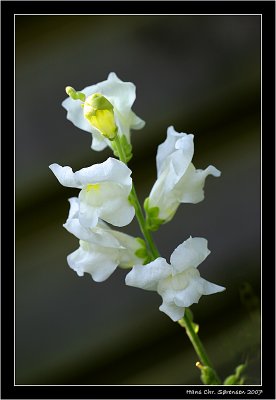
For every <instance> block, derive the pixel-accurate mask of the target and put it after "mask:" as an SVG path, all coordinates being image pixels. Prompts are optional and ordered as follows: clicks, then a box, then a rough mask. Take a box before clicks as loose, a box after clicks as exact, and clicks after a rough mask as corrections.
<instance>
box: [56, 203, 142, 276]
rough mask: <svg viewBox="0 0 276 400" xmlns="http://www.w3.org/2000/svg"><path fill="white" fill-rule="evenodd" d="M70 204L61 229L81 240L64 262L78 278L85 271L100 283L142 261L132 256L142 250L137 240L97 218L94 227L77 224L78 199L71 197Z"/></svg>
mask: <svg viewBox="0 0 276 400" xmlns="http://www.w3.org/2000/svg"><path fill="white" fill-rule="evenodd" d="M69 202H70V210H69V216H68V219H67V221H66V223H65V224H64V225H63V226H64V227H65V228H66V229H67V230H68V232H70V233H72V234H73V235H75V236H76V237H77V238H78V239H80V242H79V243H80V247H79V248H78V249H77V250H76V251H74V252H73V253H71V254H69V256H68V257H67V261H68V264H69V266H70V268H72V269H73V270H74V271H76V272H77V274H78V275H79V276H83V275H84V273H85V272H87V273H89V274H91V276H92V278H93V279H94V281H96V282H102V281H104V280H106V279H107V278H108V277H109V276H110V275H111V274H112V273H113V272H114V271H115V269H116V268H117V267H118V266H120V267H122V268H130V267H132V266H133V265H134V264H137V263H140V262H141V258H138V257H137V256H136V255H135V253H136V251H137V250H139V248H140V247H141V244H140V243H139V241H138V240H137V239H136V238H134V237H132V236H129V235H127V234H125V233H122V232H118V231H114V230H113V229H111V228H110V227H109V226H108V225H107V224H106V223H104V222H103V221H102V220H100V219H99V221H98V224H97V226H95V227H94V228H92V229H91V228H86V227H84V226H83V225H81V224H80V221H79V211H80V203H79V199H78V198H77V197H72V198H70V199H69Z"/></svg>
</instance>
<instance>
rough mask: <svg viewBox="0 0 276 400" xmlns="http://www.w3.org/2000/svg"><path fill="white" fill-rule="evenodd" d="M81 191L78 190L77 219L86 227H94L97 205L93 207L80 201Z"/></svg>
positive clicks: (96, 220) (97, 210) (96, 218)
mask: <svg viewBox="0 0 276 400" xmlns="http://www.w3.org/2000/svg"><path fill="white" fill-rule="evenodd" d="M81 194H82V191H81V192H80V195H79V198H80V210H79V220H80V223H81V224H82V225H83V226H84V227H86V228H94V227H95V226H96V225H97V223H98V220H99V212H100V210H99V209H98V208H97V207H93V206H91V205H90V204H88V203H86V202H85V201H82V198H81Z"/></svg>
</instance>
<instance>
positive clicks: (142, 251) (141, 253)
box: [135, 237, 152, 265]
mask: <svg viewBox="0 0 276 400" xmlns="http://www.w3.org/2000/svg"><path fill="white" fill-rule="evenodd" d="M136 241H137V242H138V243H139V244H140V246H141V247H140V248H139V249H137V250H136V251H135V255H136V257H138V258H141V259H142V260H143V265H146V264H148V263H149V262H151V261H152V257H151V255H150V254H149V252H148V249H147V245H146V242H145V241H144V240H143V239H142V238H139V237H138V238H136Z"/></svg>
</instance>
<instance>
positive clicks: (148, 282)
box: [126, 257, 171, 290]
mask: <svg viewBox="0 0 276 400" xmlns="http://www.w3.org/2000/svg"><path fill="white" fill-rule="evenodd" d="M170 273H171V267H170V265H169V264H168V263H167V262H166V260H165V259H164V258H161V257H159V258H157V259H156V260H154V261H152V262H151V263H149V264H147V265H135V266H134V267H133V268H132V270H131V271H130V272H129V273H128V274H127V276H126V284H127V285H128V286H134V287H138V288H141V289H145V290H157V286H158V283H159V281H160V279H163V278H166V277H167V276H169V275H170Z"/></svg>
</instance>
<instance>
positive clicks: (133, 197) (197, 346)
mask: <svg viewBox="0 0 276 400" xmlns="http://www.w3.org/2000/svg"><path fill="white" fill-rule="evenodd" d="M114 145H115V146H116V149H117V153H118V155H119V159H120V160H121V161H122V162H123V163H125V164H127V160H126V156H125V153H124V150H123V147H122V146H121V141H120V138H119V136H116V138H115V139H114ZM129 199H130V202H131V204H132V205H133V207H134V209H135V215H136V218H137V221H138V224H139V226H140V229H141V232H142V234H143V235H144V238H145V241H146V243H147V245H148V247H149V249H150V252H151V255H152V259H153V260H155V259H156V258H158V257H159V256H160V254H159V251H158V249H157V247H156V245H155V244H154V242H153V239H152V236H151V232H150V231H149V230H148V229H147V226H146V220H145V217H144V214H143V211H142V207H141V204H140V202H139V199H138V196H137V194H136V190H135V187H134V184H133V183H132V189H131V192H130V196H129ZM189 314H190V313H189V309H188V308H187V309H186V312H185V314H184V317H183V318H182V319H181V320H179V321H178V322H179V324H180V325H181V326H182V327H185V330H186V333H187V336H188V338H189V339H190V342H191V343H192V345H193V348H194V350H195V352H196V354H197V355H198V358H199V359H200V361H201V362H202V364H203V365H201V364H198V363H197V366H198V367H199V368H200V369H201V376H202V381H203V383H205V384H208V383H207V380H206V378H204V377H205V375H206V369H204V368H207V370H208V371H211V373H212V383H211V384H213V385H220V384H221V381H220V379H219V377H218V375H217V373H216V371H215V369H214V367H213V365H212V363H211V361H210V359H209V357H208V355H207V352H206V350H205V348H204V346H203V344H202V342H201V340H200V339H199V336H198V334H197V332H196V331H195V328H194V325H193V323H192V320H191V317H190V315H189ZM209 374H210V372H209ZM207 375H208V373H207Z"/></svg>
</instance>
